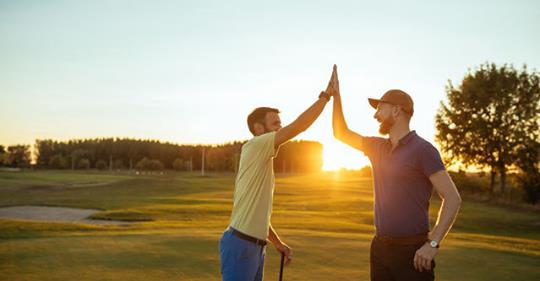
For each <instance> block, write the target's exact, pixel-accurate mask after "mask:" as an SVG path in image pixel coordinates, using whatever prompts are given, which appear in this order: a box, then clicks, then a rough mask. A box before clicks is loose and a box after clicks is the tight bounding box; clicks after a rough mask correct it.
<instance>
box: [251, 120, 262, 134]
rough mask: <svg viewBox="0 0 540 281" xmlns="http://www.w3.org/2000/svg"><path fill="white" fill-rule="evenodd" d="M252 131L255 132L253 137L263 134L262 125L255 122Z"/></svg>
mask: <svg viewBox="0 0 540 281" xmlns="http://www.w3.org/2000/svg"><path fill="white" fill-rule="evenodd" d="M253 130H254V131H255V135H260V134H262V133H263V132H264V125H263V124H261V123H258V122H256V123H254V124H253Z"/></svg>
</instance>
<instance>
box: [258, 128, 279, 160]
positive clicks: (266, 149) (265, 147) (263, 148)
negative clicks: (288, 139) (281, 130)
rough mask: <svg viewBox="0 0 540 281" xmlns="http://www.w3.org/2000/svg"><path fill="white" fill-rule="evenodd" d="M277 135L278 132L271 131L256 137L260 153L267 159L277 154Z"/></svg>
mask: <svg viewBox="0 0 540 281" xmlns="http://www.w3.org/2000/svg"><path fill="white" fill-rule="evenodd" d="M275 136H276V132H270V133H266V134H264V135H260V136H257V137H256V143H257V148H258V150H259V153H260V155H263V157H264V158H265V159H268V158H273V157H275V156H276V154H277V153H276V152H277V149H276V148H275V147H274V139H275Z"/></svg>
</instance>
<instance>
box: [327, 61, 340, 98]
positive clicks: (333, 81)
mask: <svg viewBox="0 0 540 281" xmlns="http://www.w3.org/2000/svg"><path fill="white" fill-rule="evenodd" d="M326 93H328V94H329V95H331V96H334V95H339V80H338V75H337V65H335V64H334V68H333V70H332V76H331V77H330V81H329V82H328V86H327V87H326Z"/></svg>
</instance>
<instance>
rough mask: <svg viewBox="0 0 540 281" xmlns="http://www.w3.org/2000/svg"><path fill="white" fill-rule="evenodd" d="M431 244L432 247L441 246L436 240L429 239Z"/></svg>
mask: <svg viewBox="0 0 540 281" xmlns="http://www.w3.org/2000/svg"><path fill="white" fill-rule="evenodd" d="M429 246H430V247H431V248H437V249H438V248H439V242H437V241H435V240H429Z"/></svg>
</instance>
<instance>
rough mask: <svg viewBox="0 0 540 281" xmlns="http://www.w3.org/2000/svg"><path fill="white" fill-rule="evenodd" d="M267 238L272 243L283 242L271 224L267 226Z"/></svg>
mask: <svg viewBox="0 0 540 281" xmlns="http://www.w3.org/2000/svg"><path fill="white" fill-rule="evenodd" d="M268 240H270V242H272V244H274V245H278V244H283V242H281V239H279V236H278V235H277V233H276V231H275V230H274V228H273V227H272V225H270V226H269V227H268Z"/></svg>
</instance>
